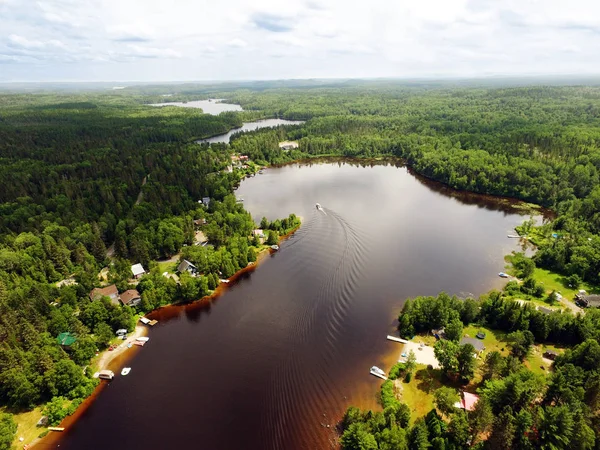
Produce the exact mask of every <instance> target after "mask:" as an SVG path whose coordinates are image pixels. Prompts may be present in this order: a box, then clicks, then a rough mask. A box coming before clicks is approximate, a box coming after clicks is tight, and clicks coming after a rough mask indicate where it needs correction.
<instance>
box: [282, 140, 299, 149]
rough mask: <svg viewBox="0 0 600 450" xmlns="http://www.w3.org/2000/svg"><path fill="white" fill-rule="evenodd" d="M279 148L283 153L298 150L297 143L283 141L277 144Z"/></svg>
mask: <svg viewBox="0 0 600 450" xmlns="http://www.w3.org/2000/svg"><path fill="white" fill-rule="evenodd" d="M279 148H280V149H281V150H283V151H288V150H292V149H294V148H298V142H297V141H283V142H280V143H279Z"/></svg>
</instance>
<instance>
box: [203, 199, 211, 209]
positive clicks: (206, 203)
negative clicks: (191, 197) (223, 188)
mask: <svg viewBox="0 0 600 450" xmlns="http://www.w3.org/2000/svg"><path fill="white" fill-rule="evenodd" d="M202 204H203V205H204V206H206V207H207V208H208V205H210V197H202Z"/></svg>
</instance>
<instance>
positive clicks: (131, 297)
mask: <svg viewBox="0 0 600 450" xmlns="http://www.w3.org/2000/svg"><path fill="white" fill-rule="evenodd" d="M141 301H142V297H140V293H139V292H138V291H137V289H129V290H128V291H125V292H123V293H122V294H121V303H123V306H137V305H138V304H139V303H140V302H141Z"/></svg>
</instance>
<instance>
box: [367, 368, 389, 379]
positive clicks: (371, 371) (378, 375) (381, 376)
mask: <svg viewBox="0 0 600 450" xmlns="http://www.w3.org/2000/svg"><path fill="white" fill-rule="evenodd" d="M369 373H370V374H371V375H374V376H376V377H377V378H381V379H382V380H387V377H385V376H383V375H381V374H379V373H377V372H374V371H373V370H369Z"/></svg>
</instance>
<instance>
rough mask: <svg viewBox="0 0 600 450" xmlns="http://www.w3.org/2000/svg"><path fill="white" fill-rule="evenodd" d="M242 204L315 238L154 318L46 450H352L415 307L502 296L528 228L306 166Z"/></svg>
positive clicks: (461, 202) (360, 172) (463, 203)
mask: <svg viewBox="0 0 600 450" xmlns="http://www.w3.org/2000/svg"><path fill="white" fill-rule="evenodd" d="M235 194H236V196H237V197H238V198H240V197H241V198H243V199H244V207H245V208H246V209H247V210H248V211H249V212H250V213H251V214H252V216H253V217H254V219H255V220H257V221H258V220H260V218H261V217H263V216H266V217H267V218H268V219H270V220H273V219H275V218H279V217H285V216H287V215H288V214H289V213H292V212H293V213H296V214H298V215H300V216H302V219H303V221H302V226H301V227H300V229H299V230H298V231H297V232H296V234H294V235H293V237H292V238H290V239H289V240H287V241H285V242H283V243H282V244H281V249H280V250H279V252H277V253H275V254H273V255H272V256H270V257H267V260H266V261H264V262H263V263H262V264H260V265H259V266H258V267H257V268H256V269H255V270H254V271H251V272H249V273H247V274H246V275H245V276H243V277H242V279H240V280H239V281H236V282H233V283H230V285H228V286H227V288H226V289H225V292H224V293H223V294H222V295H221V296H220V297H219V298H218V299H214V300H212V301H204V302H197V303H193V304H190V305H187V306H172V307H166V308H161V309H160V310H158V311H156V312H154V313H153V314H152V317H153V318H156V319H158V321H159V323H158V324H157V325H156V326H154V327H152V328H151V329H150V331H149V337H150V341H149V342H148V344H147V345H146V346H144V347H143V348H142V349H136V350H135V352H136V353H135V356H134V357H133V358H132V359H131V360H130V361H128V363H127V365H128V366H130V367H131V368H132V372H131V374H130V375H128V376H127V377H122V376H120V375H117V376H116V378H115V380H114V381H112V382H111V383H106V384H105V386H106V387H105V389H104V390H103V392H101V393H100V394H99V395H98V398H97V399H96V401H94V402H93V403H92V405H91V406H90V407H89V408H88V409H87V410H85V412H83V413H82V414H81V417H80V418H79V420H78V421H77V422H76V423H74V424H70V423H68V422H67V423H66V424H65V425H64V426H66V430H65V431H64V432H63V433H55V435H53V436H50V440H47V441H44V442H43V443H42V445H41V446H40V447H41V448H42V449H43V448H56V445H57V444H60V449H59V450H82V449H85V450H107V449H110V450H131V449H183V448H193V449H203V450H204V449H206V450H231V449H244V450H280V449H285V450H309V449H310V450H313V449H319V450H321V449H331V448H339V447H338V446H337V445H336V444H335V440H336V434H335V425H336V423H337V421H338V420H339V419H340V418H341V417H342V414H343V413H344V410H345V409H346V408H347V407H348V406H349V405H357V406H361V407H369V408H377V409H380V408H381V407H380V406H378V404H377V399H378V396H379V387H380V385H381V380H379V379H378V378H375V377H373V376H371V375H369V367H371V366H373V365H377V366H379V367H381V368H383V369H384V370H389V369H390V367H391V366H392V364H394V363H395V362H396V361H397V360H398V357H399V356H400V355H399V354H400V349H401V347H400V346H399V345H398V344H396V343H393V342H390V341H388V340H386V335H387V334H391V333H394V332H395V318H396V317H397V315H398V312H399V310H400V309H401V307H402V305H403V303H404V301H405V300H406V298H408V297H413V296H416V295H436V294H437V293H439V292H440V291H446V292H448V293H450V294H458V295H463V296H464V295H466V293H467V292H472V293H473V294H474V295H478V294H481V293H483V292H486V291H487V290H489V289H491V288H499V287H501V286H502V285H503V284H505V283H506V281H505V280H503V279H501V278H499V277H498V272H500V271H502V270H504V265H505V261H504V255H505V254H507V253H509V252H511V251H512V250H518V249H519V246H518V240H517V239H508V238H507V234H511V233H513V232H514V231H513V229H514V227H515V225H518V224H520V223H521V222H522V221H523V220H524V219H525V218H526V216H521V215H519V214H518V213H517V212H516V211H515V210H514V209H512V208H511V207H510V203H511V202H510V201H506V200H504V201H500V200H499V199H495V198H491V197H486V196H480V195H474V194H469V193H464V192H458V191H454V190H452V189H449V188H447V187H444V186H443V185H441V184H439V183H434V182H430V181H428V180H425V179H423V178H421V177H418V176H415V175H413V174H412V173H411V171H410V170H409V169H407V168H406V167H404V166H402V165H401V164H399V163H394V164H387V165H385V164H374V165H373V164H368V163H364V164H362V165H359V164H357V163H347V162H331V161H329V162H327V163H321V164H293V165H289V166H284V167H280V168H273V169H267V170H265V171H264V173H263V174H261V175H257V176H255V177H253V178H247V179H245V180H243V181H242V182H241V183H240V186H239V189H237V191H236V193H235ZM316 202H319V203H320V204H321V205H322V206H323V211H319V210H317V209H316V208H315V203H316ZM113 369H114V370H115V371H116V372H117V373H119V372H120V367H118V366H117V367H113ZM52 441H57V442H53V445H50V443H51V442H52ZM36 448H37V447H36Z"/></svg>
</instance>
